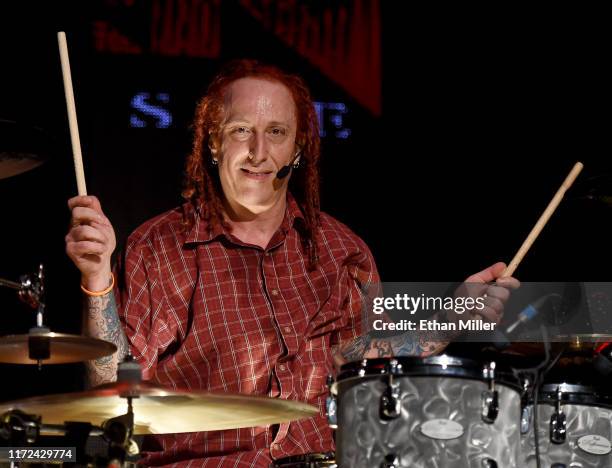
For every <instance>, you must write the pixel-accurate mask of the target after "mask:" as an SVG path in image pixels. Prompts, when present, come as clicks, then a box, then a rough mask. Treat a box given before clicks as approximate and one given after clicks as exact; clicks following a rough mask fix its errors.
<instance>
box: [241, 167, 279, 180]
mask: <svg viewBox="0 0 612 468" xmlns="http://www.w3.org/2000/svg"><path fill="white" fill-rule="evenodd" d="M240 170H241V171H242V172H244V173H245V174H246V175H247V176H249V177H253V178H257V179H263V178H264V177H266V176H269V175H270V174H272V171H261V172H255V171H249V170H248V169H244V168H242V169H240Z"/></svg>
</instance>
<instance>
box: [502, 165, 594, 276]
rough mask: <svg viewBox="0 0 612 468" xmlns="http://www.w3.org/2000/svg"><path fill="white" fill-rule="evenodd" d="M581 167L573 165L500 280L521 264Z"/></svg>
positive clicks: (510, 274)
mask: <svg viewBox="0 0 612 468" xmlns="http://www.w3.org/2000/svg"><path fill="white" fill-rule="evenodd" d="M583 167H584V166H583V164H582V163H581V162H577V163H576V164H574V167H573V168H572V170H571V171H570V173H569V174H568V175H567V177H566V178H565V180H564V181H563V183H562V184H561V187H559V190H557V193H555V196H554V197H553V198H552V200H551V201H550V203H549V204H548V206H547V207H546V209H545V210H544V213H542V216H540V219H538V222H537V223H536V224H535V226H534V227H533V229H532V230H531V232H530V233H529V235H528V236H527V238H526V239H525V241H524V242H523V245H521V248H520V249H518V252H516V255H515V256H514V258H513V259H512V261H511V262H510V263H509V264H508V266H507V267H506V269H505V270H504V272H503V273H502V274H501V277H502V278H504V277H507V276H512V274H513V273H514V271H515V270H516V269H517V267H518V266H519V264H520V263H521V260H523V257H524V256H525V254H527V251H528V250H529V248H530V247H531V245H532V244H533V243H534V242H535V240H536V239H537V238H538V236H539V235H540V232H542V229H544V226H545V225H546V223H547V222H548V220H549V219H550V217H551V216H552V214H553V213H554V212H555V210H556V209H557V206H559V203H561V200H562V199H563V196H564V195H565V192H567V190H568V189H569V188H570V187H571V186H572V184H573V183H574V181H575V180H576V177H578V174H580V171H582V168H583Z"/></svg>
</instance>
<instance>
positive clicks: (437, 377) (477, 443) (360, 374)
mask: <svg viewBox="0 0 612 468" xmlns="http://www.w3.org/2000/svg"><path fill="white" fill-rule="evenodd" d="M397 360H398V361H400V363H401V375H398V376H396V377H395V379H396V380H395V381H396V382H397V383H399V388H400V408H401V410H400V415H399V417H398V418H397V419H393V420H390V421H385V420H383V419H381V415H380V411H379V402H380V398H381V396H382V395H383V392H384V391H385V388H386V379H387V378H386V377H385V373H386V371H385V360H382V359H374V360H367V361H363V362H361V363H353V364H351V366H352V367H350V368H347V367H343V369H342V370H343V372H341V373H340V375H339V376H338V380H337V382H336V387H335V392H336V393H337V398H338V429H337V432H336V459H337V460H338V465H339V466H340V467H351V468H372V467H377V468H378V467H384V466H391V465H390V464H389V463H390V462H391V460H393V461H394V463H395V465H394V466H396V467H413V468H444V467H453V468H460V467H461V468H483V467H495V466H497V467H499V468H501V467H512V468H515V467H517V466H519V464H520V462H521V457H520V412H521V398H520V393H519V391H520V384H519V382H518V381H517V380H516V379H515V378H514V377H513V376H512V375H511V374H510V373H508V374H503V373H502V372H497V379H496V385H495V388H496V390H497V391H498V395H499V413H498V416H497V418H496V419H495V421H494V423H492V424H488V423H486V422H484V421H483V419H482V417H481V405H482V403H481V402H482V393H483V392H484V391H486V390H488V389H489V385H488V383H487V382H486V381H485V379H484V378H483V377H482V369H483V366H484V364H483V363H478V362H474V361H471V360H466V359H458V358H451V357H448V356H439V357H434V358H424V359H419V358H397ZM441 425H442V426H441ZM444 427H452V428H453V429H452V430H451V431H450V432H449V433H445V431H446V429H443V430H440V429H442V428H444ZM432 429H433V430H432ZM453 431H454V432H453ZM492 462H494V463H495V464H492ZM385 463H386V465H385Z"/></svg>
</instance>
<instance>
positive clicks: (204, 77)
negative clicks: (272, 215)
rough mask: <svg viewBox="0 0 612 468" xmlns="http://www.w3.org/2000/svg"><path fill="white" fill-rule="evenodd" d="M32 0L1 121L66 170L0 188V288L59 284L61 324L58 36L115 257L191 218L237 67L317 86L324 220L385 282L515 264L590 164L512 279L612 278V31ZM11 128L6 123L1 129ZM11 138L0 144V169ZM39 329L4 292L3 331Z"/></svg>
mask: <svg viewBox="0 0 612 468" xmlns="http://www.w3.org/2000/svg"><path fill="white" fill-rule="evenodd" d="M401 3H404V2H392V1H387V2H383V1H376V0H355V1H338V2H324V1H303V2H298V1H297V0H294V1H278V2H257V1H243V0H229V1H223V2H221V1H212V0H154V1H145V0H107V1H95V2H77V1H70V2H69V1H47V2H33V1H28V0H21V1H12V2H2V4H1V6H0V26H1V27H0V119H3V120H10V121H17V122H19V123H20V124H21V125H23V126H24V128H26V130H24V131H25V132H26V133H27V129H28V128H31V127H37V128H40V129H42V130H43V131H44V136H41V134H40V132H38V133H36V136H32V137H27V136H26V137H24V146H28V145H30V144H31V142H32V141H33V140H35V139H36V140H37V141H38V140H41V141H42V142H43V143H42V144H41V147H42V148H44V149H43V150H41V151H44V152H46V153H48V156H49V158H48V161H47V163H45V164H44V165H42V166H41V167H39V168H37V169H35V170H32V171H30V172H28V173H25V174H22V175H19V176H15V177H12V178H8V179H3V180H0V206H1V209H2V212H1V214H2V216H1V218H0V220H1V221H0V222H1V229H0V277H2V278H7V279H12V280H16V279H17V278H18V277H19V275H21V274H24V273H27V272H30V271H34V270H35V269H36V267H37V265H38V263H39V262H43V263H44V264H45V266H46V268H47V278H48V281H47V290H48V315H47V322H48V323H49V324H50V326H51V327H52V328H53V329H54V330H55V331H61V332H69V333H78V332H79V329H80V291H79V287H78V284H79V276H78V274H77V272H76V270H75V268H74V267H73V266H72V265H71V263H70V262H69V260H68V259H67V257H66V256H65V254H64V244H63V242H64V241H63V237H64V235H65V233H66V230H67V225H68V220H69V213H68V210H67V207H66V200H67V199H68V198H69V197H71V196H73V195H74V194H76V183H75V179H74V171H73V169H72V161H71V160H72V158H71V151H70V143H69V133H68V124H67V118H66V110H65V104H64V94H63V88H62V83H61V72H60V65H59V59H58V53H57V42H56V36H55V33H56V31H57V30H60V29H64V30H66V31H67V34H68V41H69V48H70V54H71V63H72V72H73V81H74V86H75V94H76V102H77V110H78V115H79V124H80V131H81V142H82V147H83V154H84V163H85V171H86V176H87V181H88V189H89V192H90V193H91V194H95V195H97V196H98V197H99V198H100V199H101V201H102V205H103V207H104V209H105V211H106V213H107V214H108V216H109V217H110V219H111V220H112V221H113V223H114V225H115V227H116V230H117V236H118V239H119V242H120V243H121V242H122V241H124V240H125V238H126V237H127V235H128V234H129V232H130V231H131V230H133V229H134V228H136V227H137V226H138V225H139V224H140V223H142V222H143V221H145V220H146V219H148V218H150V217H151V216H153V215H155V214H158V213H160V212H162V211H164V210H167V209H170V208H172V207H174V206H176V205H177V204H178V203H180V201H181V199H180V190H181V179H182V170H183V161H184V157H185V155H186V154H187V152H188V151H189V148H190V143H191V142H190V139H191V133H190V129H189V125H190V121H191V118H192V115H193V111H194V105H195V100H196V99H197V97H198V96H199V95H200V94H201V93H202V92H203V91H204V89H205V87H206V85H207V84H208V81H209V79H210V78H211V77H212V76H213V74H214V73H215V72H216V71H217V70H218V68H219V66H220V65H221V64H222V63H223V62H225V61H227V60H228V59H230V58H235V57H252V58H259V59H262V60H265V61H268V62H271V63H274V64H277V65H280V66H282V67H284V68H286V69H288V70H290V71H294V72H297V73H299V74H301V75H302V76H304V78H305V79H306V80H307V82H308V83H309V85H310V87H311V89H312V94H313V97H314V99H315V101H316V102H317V103H318V106H319V110H320V111H321V112H320V115H321V123H322V128H323V130H324V131H325V135H324V136H323V138H322V142H323V145H322V154H323V163H322V164H323V171H322V176H323V179H322V203H323V208H324V210H325V211H327V212H328V213H330V214H332V215H334V216H336V217H337V218H339V219H340V220H341V221H343V222H344V223H346V224H347V225H349V226H350V227H351V228H352V229H353V230H354V231H355V232H356V233H358V234H359V235H360V236H361V237H362V238H363V239H364V240H365V241H366V242H367V244H368V245H369V246H370V248H371V249H372V251H373V253H374V256H375V258H376V260H377V263H378V268H379V270H380V273H381V275H382V278H383V279H384V280H386V281H455V280H457V281H460V280H462V279H464V278H465V277H466V276H467V275H468V274H471V273H473V272H475V271H478V270H480V269H482V268H484V267H486V266H488V265H490V264H491V263H493V262H495V261H498V260H505V261H509V260H510V259H511V258H512V256H513V254H514V252H515V251H516V249H517V248H518V247H519V245H520V244H521V242H522V241H523V239H524V237H525V236H526V235H527V233H528V232H529V230H530V229H531V227H532V225H533V224H534V223H535V221H536V220H537V218H538V216H539V215H540V213H541V211H542V210H543V208H544V207H545V206H546V204H547V203H548V201H549V199H550V198H551V196H552V195H553V193H554V192H555V191H556V189H557V188H558V186H559V185H560V183H561V182H562V180H563V179H564V177H565V175H566V173H567V172H568V171H569V169H570V168H571V166H572V165H573V163H574V162H575V161H576V160H581V161H583V162H584V163H585V170H584V172H583V174H582V175H581V176H580V178H579V181H578V183H577V184H576V186H575V187H574V188H573V189H572V190H571V191H570V192H569V193H568V197H567V199H566V200H565V201H564V202H563V204H562V205H561V207H560V208H559V210H558V211H557V213H556V214H555V216H554V217H553V219H552V220H551V222H550V223H549V225H548V226H547V227H546V229H545V231H544V232H543V234H542V235H541V237H540V238H539V239H538V241H537V243H536V244H535V246H534V247H533V249H532V250H531V252H530V253H529V254H528V256H527V257H526V258H525V260H524V263H523V264H522V265H521V266H520V268H519V270H518V271H517V273H516V275H517V276H518V277H519V278H520V279H523V280H526V281H527V280H528V281H566V280H576V281H586V280H598V281H607V280H610V264H611V260H612V255H611V254H612V252H611V249H610V243H609V239H610V233H611V230H610V228H611V223H610V215H611V214H612V207H610V206H608V205H606V204H604V203H602V202H600V201H599V202H598V201H592V200H591V201H589V200H586V199H585V198H584V196H585V195H587V194H589V193H596V195H606V194H609V192H610V189H611V187H610V180H612V179H611V178H610V177H609V176H607V177H606V175H608V174H610V173H611V172H612V163H611V162H610V159H609V157H608V156H609V153H610V149H609V143H608V138H607V135H608V134H609V118H608V117H607V114H608V111H609V108H610V93H609V89H608V86H609V83H610V82H611V80H610V72H609V67H607V66H606V61H607V60H606V59H607V53H605V52H606V47H605V45H604V44H606V43H607V42H608V41H607V40H604V39H607V38H606V34H605V31H606V30H605V29H604V25H603V17H604V15H601V14H599V13H601V12H597V11H585V10H565V9H561V8H560V7H558V6H555V7H554V8H552V7H551V8H550V9H544V8H543V7H541V8H540V9H539V10H537V11H536V10H533V7H532V6H530V7H529V9H527V10H521V9H510V8H509V7H506V8H502V7H496V8H494V9H492V8H487V9H483V8H480V7H473V8H472V9H470V10H466V9H459V8H456V7H453V9H447V8H445V7H442V6H440V5H438V6H437V7H435V8H432V9H431V10H427V11H424V10H423V9H412V8H409V7H406V6H400V4H401ZM5 125H6V124H5ZM2 144H3V142H2V141H0V151H2V149H3V148H2ZM33 320H34V316H33V313H32V312H31V311H30V310H29V309H28V308H27V307H26V306H24V305H22V304H20V303H19V301H18V300H17V299H16V297H15V294H14V293H13V291H10V290H7V289H4V290H3V289H0V333H1V334H7V333H26V332H27V330H28V328H29V327H30V326H31V325H32V324H33ZM0 372H1V375H2V376H3V378H4V384H3V385H2V386H0V388H1V389H0V399H2V400H5V399H13V398H21V397H25V396H29V395H37V394H47V393H55V392H68V391H73V390H77V389H80V388H81V386H82V383H81V382H82V367H81V365H79V364H75V365H67V366H46V367H43V369H42V370H40V371H39V370H36V369H34V368H32V367H25V366H15V365H2V366H0Z"/></svg>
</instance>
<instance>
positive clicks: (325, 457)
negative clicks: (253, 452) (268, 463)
mask: <svg viewBox="0 0 612 468" xmlns="http://www.w3.org/2000/svg"><path fill="white" fill-rule="evenodd" d="M315 462H332V463H334V464H335V463H336V454H335V453H334V452H312V453H303V454H301V455H291V456H289V457H283V458H278V459H276V460H274V466H279V467H282V465H279V463H315Z"/></svg>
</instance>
